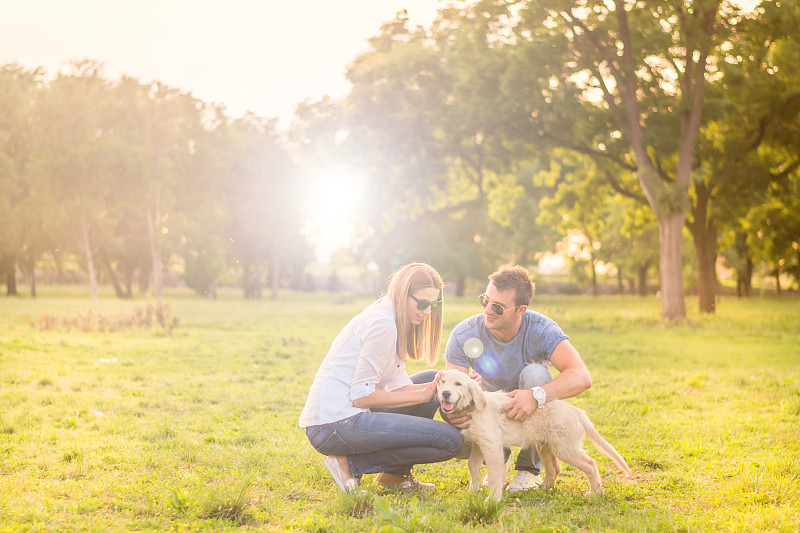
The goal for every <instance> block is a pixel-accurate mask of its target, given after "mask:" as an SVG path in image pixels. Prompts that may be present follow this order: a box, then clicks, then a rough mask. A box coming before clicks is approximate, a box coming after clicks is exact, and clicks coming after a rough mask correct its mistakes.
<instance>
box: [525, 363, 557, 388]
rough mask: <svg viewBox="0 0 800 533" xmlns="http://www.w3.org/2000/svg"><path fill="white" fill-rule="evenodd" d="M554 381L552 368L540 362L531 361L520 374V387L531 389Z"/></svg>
mask: <svg viewBox="0 0 800 533" xmlns="http://www.w3.org/2000/svg"><path fill="white" fill-rule="evenodd" d="M551 381H553V376H551V375H550V370H548V369H547V367H546V366H544V365H543V364H540V363H531V364H529V365H526V366H525V368H523V369H522V372H521V373H520V375H519V388H520V389H530V388H533V387H538V386H541V385H544V384H545V383H550V382H551Z"/></svg>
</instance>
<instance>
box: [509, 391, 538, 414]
mask: <svg viewBox="0 0 800 533" xmlns="http://www.w3.org/2000/svg"><path fill="white" fill-rule="evenodd" d="M506 396H508V397H509V398H511V400H509V401H508V402H506V403H505V404H503V407H502V408H501V410H502V411H503V412H504V413H505V414H506V416H507V417H508V418H510V419H512V420H516V421H517V422H524V421H525V420H526V419H527V418H528V417H529V416H531V415H532V414H533V412H534V411H536V407H537V406H538V405H539V404H538V403H537V402H536V400H534V399H533V391H532V390H530V389H522V390H520V389H517V390H515V391H511V392H509V393H508V394H506Z"/></svg>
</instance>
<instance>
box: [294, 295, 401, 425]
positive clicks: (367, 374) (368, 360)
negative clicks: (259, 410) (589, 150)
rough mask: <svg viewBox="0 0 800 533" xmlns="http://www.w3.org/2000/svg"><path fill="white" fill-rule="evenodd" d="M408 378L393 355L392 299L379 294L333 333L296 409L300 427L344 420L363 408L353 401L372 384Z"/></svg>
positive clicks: (390, 386) (397, 384)
mask: <svg viewBox="0 0 800 533" xmlns="http://www.w3.org/2000/svg"><path fill="white" fill-rule="evenodd" d="M410 384H411V379H410V378H409V377H408V373H407V372H406V364H405V361H403V360H402V359H400V358H399V357H398V356H397V326H396V324H395V317H394V310H393V309H392V302H391V300H390V299H389V298H388V297H386V296H384V297H382V298H381V299H379V300H378V301H376V302H375V303H373V304H372V305H370V306H369V307H367V308H366V309H364V310H363V311H362V312H361V313H359V314H358V315H356V316H355V317H353V319H352V320H350V322H349V323H348V324H347V325H346V326H345V327H344V329H343V330H342V331H341V332H340V333H339V335H337V336H336V338H335V339H334V340H333V344H331V348H330V350H329V351H328V354H327V355H326V356H325V359H324V360H323V361H322V365H321V366H320V367H319V370H318V371H317V374H316V376H315V377H314V383H313V384H312V385H311V390H310V391H309V393H308V400H306V405H305V407H303V412H302V413H301V414H300V427H304V428H305V427H309V426H316V425H320V424H328V423H330V422H336V421H338V420H343V419H345V418H348V417H350V416H353V415H356V414H358V413H361V412H364V411H368V409H362V408H359V407H356V406H354V405H353V402H354V401H355V400H358V399H359V398H363V397H365V396H369V395H370V394H372V393H373V392H374V391H375V390H376V389H379V390H386V391H392V390H396V389H399V388H401V387H404V386H406V385H410Z"/></svg>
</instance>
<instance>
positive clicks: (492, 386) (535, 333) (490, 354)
mask: <svg viewBox="0 0 800 533" xmlns="http://www.w3.org/2000/svg"><path fill="white" fill-rule="evenodd" d="M473 337H477V338H478V339H480V341H481V342H482V343H483V353H482V354H481V355H480V356H478V357H476V358H475V359H472V358H470V357H469V356H467V354H466V353H464V343H465V342H466V341H467V339H471V338H473ZM566 339H569V337H568V336H567V335H566V334H565V333H564V332H563V331H562V330H561V328H560V327H558V324H556V323H555V321H553V320H552V319H550V318H548V317H546V316H544V315H543V314H541V313H537V312H536V311H526V312H525V314H524V315H522V325H521V326H520V329H519V332H518V333H517V335H516V337H514V338H513V339H511V341H510V342H507V343H502V342H500V341H498V340H497V339H495V338H494V336H493V335H492V334H491V333H490V332H489V330H488V329H487V328H486V325H485V324H484V322H483V313H480V314H477V315H474V316H471V317H469V318H466V319H464V320H463V321H461V323H460V324H459V325H457V326H456V327H455V328H454V329H453V332H452V333H451V334H450V339H449V340H448V341H447V350H446V352H445V359H446V360H447V361H449V362H450V363H453V364H454V365H458V366H463V367H465V368H472V369H474V370H475V372H477V373H478V374H480V375H481V376H482V378H483V388H484V389H486V390H489V391H496V390H502V391H512V390H516V389H518V388H519V376H520V373H521V372H522V369H523V368H524V367H525V366H526V365H529V364H531V363H543V364H545V365H546V364H549V362H550V356H551V355H553V351H554V350H555V349H556V346H558V344H559V343H560V342H561V341H563V340H566Z"/></svg>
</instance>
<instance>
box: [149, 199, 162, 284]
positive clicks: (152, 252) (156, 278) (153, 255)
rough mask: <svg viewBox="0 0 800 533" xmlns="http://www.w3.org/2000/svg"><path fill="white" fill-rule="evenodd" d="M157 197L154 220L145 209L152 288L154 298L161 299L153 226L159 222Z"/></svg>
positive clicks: (157, 256)
mask: <svg viewBox="0 0 800 533" xmlns="http://www.w3.org/2000/svg"><path fill="white" fill-rule="evenodd" d="M158 204H159V200H158V195H156V213H155V217H156V218H155V219H154V218H153V212H152V210H151V209H150V208H148V209H147V232H148V235H149V237H150V257H151V259H152V264H153V286H154V288H155V290H156V297H157V298H159V299H160V298H161V296H162V294H163V292H164V284H163V280H162V277H161V249H160V247H159V246H158V243H157V242H156V228H155V225H156V224H157V223H158V222H159V221H160V220H161V213H160V211H161V208H160V207H159V205H158Z"/></svg>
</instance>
